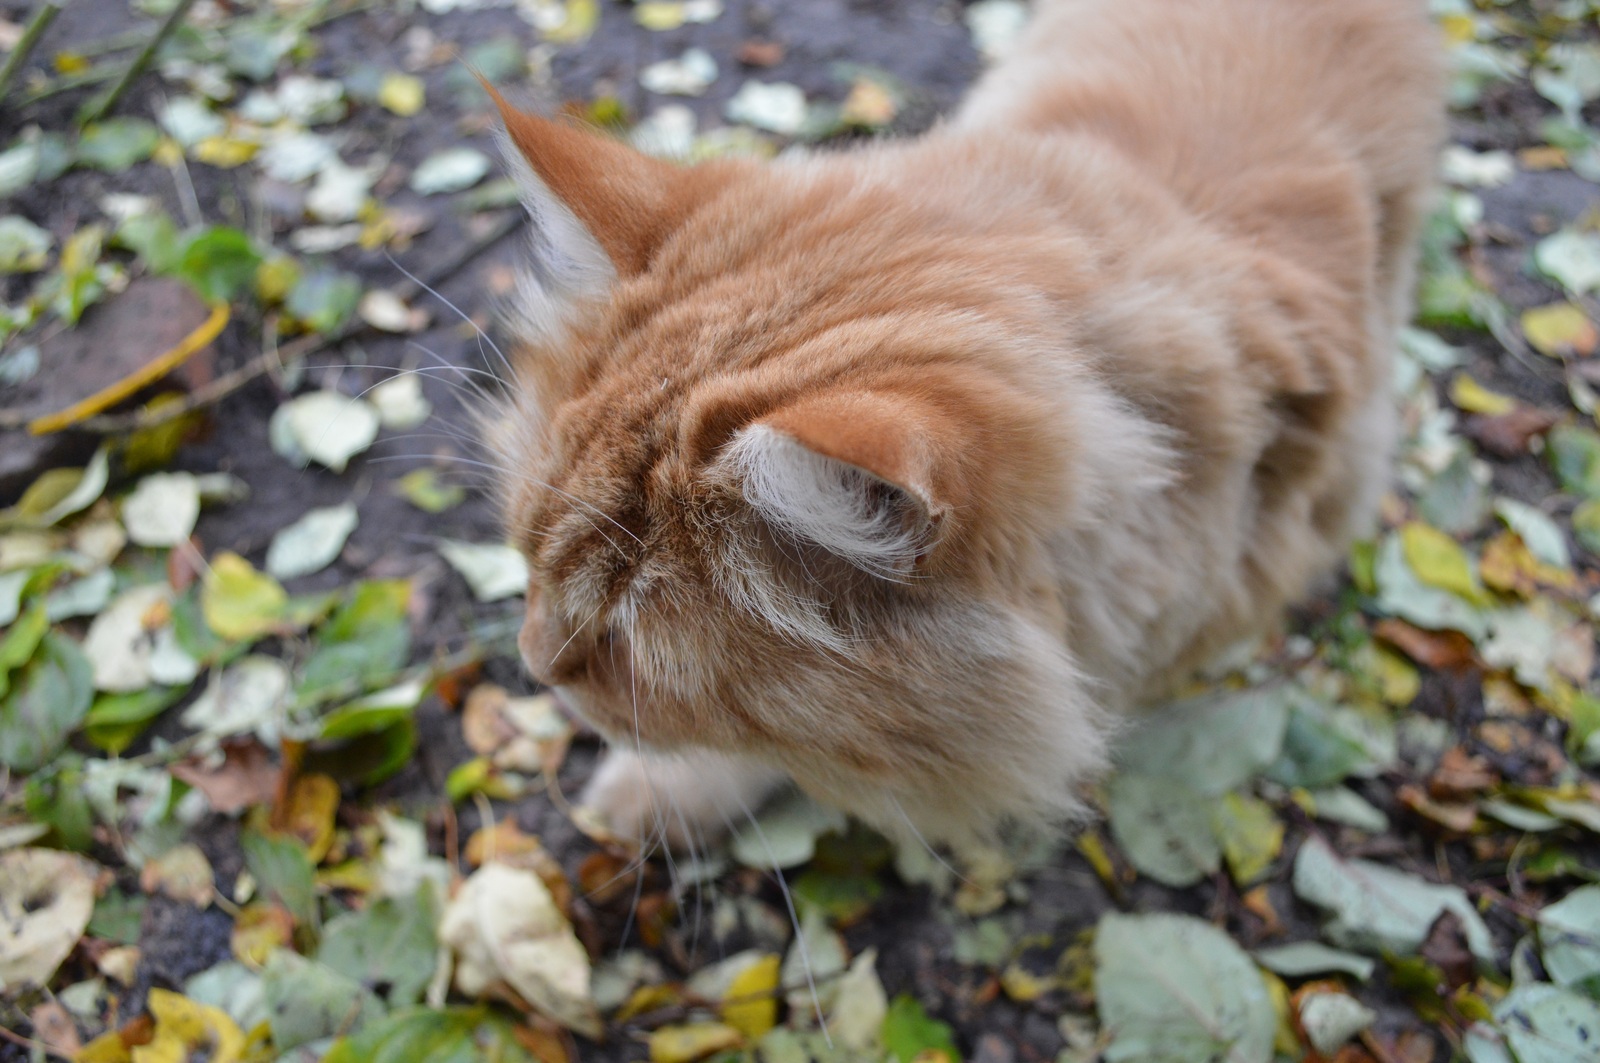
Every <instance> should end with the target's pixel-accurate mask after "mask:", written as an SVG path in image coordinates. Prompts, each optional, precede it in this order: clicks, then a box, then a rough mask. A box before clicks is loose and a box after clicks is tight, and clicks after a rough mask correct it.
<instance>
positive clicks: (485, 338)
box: [384, 251, 517, 380]
mask: <svg viewBox="0 0 1600 1063" xmlns="http://www.w3.org/2000/svg"><path fill="white" fill-rule="evenodd" d="M384 257H385V258H387V259H388V260H389V264H390V265H391V266H393V267H394V268H395V269H397V270H399V271H400V272H401V273H402V274H404V275H405V277H406V278H407V279H408V280H410V281H411V282H412V283H413V284H415V285H416V286H417V287H419V288H421V289H422V290H423V291H425V292H427V293H428V294H429V295H431V296H433V297H434V298H435V299H437V300H439V302H441V303H443V304H444V305H445V306H447V307H449V308H450V310H451V312H452V313H454V314H455V315H456V316H457V317H459V318H460V319H461V320H462V321H464V322H466V323H467V324H468V325H471V326H472V329H473V331H474V332H476V333H477V334H478V342H479V344H480V349H481V345H482V344H484V343H487V344H488V345H489V349H490V350H492V351H494V353H495V354H496V355H498V356H499V358H500V364H501V365H503V366H505V367H506V377H507V378H508V380H509V379H510V378H514V377H515V376H516V375H517V374H516V370H514V369H512V368H511V359H509V358H507V357H506V354H505V352H504V351H502V350H501V349H500V347H499V345H498V344H496V343H495V342H494V340H493V339H492V338H490V336H489V334H488V333H487V332H485V331H484V330H483V328H482V326H480V325H479V324H478V323H477V322H476V321H474V320H472V318H471V317H469V316H468V315H467V314H466V312H465V311H463V310H462V309H461V308H460V307H459V306H457V305H456V304H455V303H452V302H451V301H450V300H449V299H446V298H445V297H444V296H443V295H442V294H440V292H439V291H438V290H436V289H435V288H433V287H431V286H429V284H428V283H427V282H426V281H424V280H423V279H422V278H420V277H418V276H417V275H416V274H414V273H412V272H411V271H410V270H408V269H406V268H405V267H404V266H402V265H401V264H400V263H399V261H398V260H397V259H396V258H395V257H394V256H393V255H391V254H389V253H388V252H387V251H385V252H384ZM485 361H487V359H485ZM491 375H492V374H491Z"/></svg>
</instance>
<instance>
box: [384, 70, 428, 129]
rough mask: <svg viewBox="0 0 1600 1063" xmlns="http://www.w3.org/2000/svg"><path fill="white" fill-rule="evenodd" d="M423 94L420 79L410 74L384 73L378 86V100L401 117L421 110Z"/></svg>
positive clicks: (407, 116)
mask: <svg viewBox="0 0 1600 1063" xmlns="http://www.w3.org/2000/svg"><path fill="white" fill-rule="evenodd" d="M424 94H425V90H424V89H423V85H422V79H421V78H416V77H412V76H411V75H410V74H398V73H389V74H385V75H384V76H383V83H382V84H380V85H379V86H378V102H379V103H381V104H383V105H384V106H385V107H387V108H389V110H391V111H393V112H394V113H395V114H397V115H399V116H400V117H402V118H410V117H411V116H412V115H414V114H416V113H417V112H418V111H420V110H422V101H423V98H424Z"/></svg>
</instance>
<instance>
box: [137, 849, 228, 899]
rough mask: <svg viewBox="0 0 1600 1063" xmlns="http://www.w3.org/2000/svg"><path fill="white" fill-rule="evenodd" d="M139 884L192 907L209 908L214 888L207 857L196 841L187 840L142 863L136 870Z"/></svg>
mask: <svg viewBox="0 0 1600 1063" xmlns="http://www.w3.org/2000/svg"><path fill="white" fill-rule="evenodd" d="M139 888H140V889H142V890H144V892H146V893H160V894H162V895H164V896H167V897H171V898H172V899H173V900H175V901H181V902H183V903H184V904H192V905H194V906H195V907H196V908H209V907H211V899H212V895H213V893H214V892H215V890H214V887H213V885H212V874H211V861H209V860H207V859H206V854H205V853H203V852H201V851H200V847H199V846H198V845H194V844H193V843H190V842H185V843H183V844H182V845H175V846H173V847H172V848H171V849H168V850H167V851H166V852H164V853H162V854H161V855H160V856H158V857H156V858H155V859H153V860H150V861H148V862H146V863H145V865H144V867H143V868H141V869H140V871H139Z"/></svg>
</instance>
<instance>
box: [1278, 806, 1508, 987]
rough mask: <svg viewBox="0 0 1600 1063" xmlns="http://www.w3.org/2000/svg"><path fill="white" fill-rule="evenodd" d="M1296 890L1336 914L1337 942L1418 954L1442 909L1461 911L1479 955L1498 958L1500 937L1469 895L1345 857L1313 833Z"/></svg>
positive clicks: (1331, 934) (1297, 867) (1332, 935)
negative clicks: (1496, 946)
mask: <svg viewBox="0 0 1600 1063" xmlns="http://www.w3.org/2000/svg"><path fill="white" fill-rule="evenodd" d="M1293 881H1294V891H1295V893H1296V894H1297V895H1298V896H1299V897H1300V898H1301V899H1303V900H1305V901H1306V902H1307V903H1309V904H1313V905H1315V906H1317V907H1318V908H1321V909H1323V910H1324V911H1326V912H1328V913H1329V915H1330V920H1329V922H1328V924H1327V926H1326V933H1327V936H1328V938H1329V940H1331V941H1332V942H1333V943H1334V944H1336V945H1340V946H1343V947H1348V948H1356V949H1363V950H1367V951H1376V950H1389V951H1392V952H1396V953H1398V954H1400V955H1403V956H1404V955H1413V954H1415V952H1416V950H1417V949H1418V948H1419V947H1420V946H1421V945H1422V942H1423V940H1424V938H1425V937H1426V936H1427V932H1428V928H1429V927H1430V926H1431V925H1432V924H1433V921H1434V920H1435V919H1437V918H1438V917H1439V915H1440V913H1441V912H1446V911H1449V912H1453V913H1455V914H1456V915H1457V916H1458V917H1459V918H1460V919H1461V922H1462V925H1463V926H1464V927H1465V930H1466V935H1467V941H1468V943H1469V945H1470V946H1471V949H1472V953H1473V955H1475V956H1477V957H1478V958H1479V959H1480V960H1482V961H1483V962H1485V963H1489V962H1493V960H1494V954H1495V953H1494V940H1493V938H1492V937H1491V936H1490V934H1489V928H1488V927H1487V926H1485V925H1484V923H1483V920H1482V919H1481V918H1480V917H1479V915H1478V913H1477V910H1476V909H1474V908H1473V906H1472V903H1471V901H1469V900H1468V899H1467V895H1466V893H1465V892H1464V891H1462V890H1461V888H1460V887H1458V886H1441V885H1435V884H1434V883H1431V882H1427V881H1425V880H1423V879H1421V878H1418V877H1416V876H1414V875H1408V874H1406V873H1405V872H1403V871H1398V870H1396V869H1394V868H1392V867H1386V866H1384V865H1382V864H1376V863H1373V862H1371V861H1368V860H1343V859H1341V858H1340V857H1339V856H1338V855H1336V854H1335V853H1334V852H1333V850H1332V849H1331V848H1329V847H1328V843H1327V842H1325V841H1323V840H1322V839H1321V838H1319V837H1316V836H1312V837H1310V838H1308V839H1307V840H1306V841H1305V842H1304V844H1302V845H1301V846H1300V852H1299V854H1298V856H1297V857H1296V858H1295V864H1294V879H1293Z"/></svg>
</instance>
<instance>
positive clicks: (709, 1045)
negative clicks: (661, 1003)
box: [650, 1022, 744, 1063]
mask: <svg viewBox="0 0 1600 1063" xmlns="http://www.w3.org/2000/svg"><path fill="white" fill-rule="evenodd" d="M743 1044H744V1035H743V1034H741V1033H740V1032H739V1031H738V1030H735V1029H734V1028H733V1027H731V1026H724V1025H723V1024H722V1023H719V1022H693V1023H688V1024H687V1025H683V1026H663V1027H661V1029H659V1030H652V1031H651V1032H650V1063H694V1061H695V1060H697V1059H705V1058H706V1057H707V1056H710V1055H714V1054H716V1053H718V1052H726V1051H729V1050H731V1049H735V1048H738V1047H740V1046H741V1045H743Z"/></svg>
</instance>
